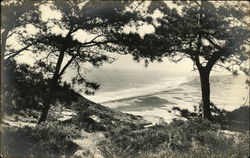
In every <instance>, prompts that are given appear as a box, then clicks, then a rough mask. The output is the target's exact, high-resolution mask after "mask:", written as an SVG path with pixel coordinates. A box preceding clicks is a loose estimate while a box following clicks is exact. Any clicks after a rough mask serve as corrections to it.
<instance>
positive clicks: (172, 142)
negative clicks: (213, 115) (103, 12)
mask: <svg viewBox="0 0 250 158" xmlns="http://www.w3.org/2000/svg"><path fill="white" fill-rule="evenodd" d="M96 108H97V109H98V106H96ZM244 108H245V109H244V110H243V111H246V110H248V113H246V112H245V114H246V115H248V117H249V107H244ZM88 109H91V108H88ZM100 109H102V110H104V112H106V113H107V111H105V109H103V107H100ZM102 110H100V111H99V112H100V115H97V116H96V117H97V118H99V120H98V119H93V115H90V114H92V113H91V112H93V108H92V110H86V109H85V112H84V113H82V112H81V113H78V115H76V116H75V117H73V118H72V119H70V120H67V121H51V122H48V123H46V124H42V125H39V126H35V127H27V126H25V127H5V128H1V154H2V156H3V157H32V158H34V157H39V158H40V157H41V158H47V157H51V158H52V157H75V158H80V157H89V158H97V157H98V158H99V157H104V158H135V157H138V158H154V157H155V158H158V157H162V158H164V157H166V158H196V157H197V158H198V157H209V158H210V157H211V158H222V157H223V158H224V157H225V158H244V157H248V156H249V126H248V128H243V129H242V130H237V131H236V130H235V129H239V128H241V127H243V126H238V125H239V124H244V125H246V122H240V121H239V120H238V124H237V120H236V121H235V120H232V121H229V119H230V118H233V117H235V116H237V115H236V113H233V112H231V113H230V115H227V117H226V118H227V119H226V120H227V122H225V121H222V122H218V121H217V123H212V122H209V121H201V120H199V119H192V120H187V121H182V120H173V121H172V122H171V123H169V124H167V123H162V124H160V125H154V126H151V127H148V128H145V127H143V126H141V125H138V124H133V121H132V120H130V122H124V121H123V120H120V119H119V118H118V117H111V116H110V115H105V114H104V113H101V111H102ZM106 110H107V109H106ZM94 111H95V112H96V113H98V111H96V109H95V110H94ZM235 111H236V112H239V111H241V114H242V109H241V110H235ZM88 116H89V117H88ZM90 116H92V117H90ZM113 116H115V114H114V113H113ZM117 116H120V117H124V116H123V115H122V114H121V113H119V115H117ZM229 116H232V117H229ZM126 117H129V118H130V117H132V116H131V115H126ZM245 117H247V116H245ZM91 118H92V119H91ZM237 118H238V117H237ZM131 119H135V120H136V118H133V117H132V118H131ZM243 120H246V119H245V118H244V117H243ZM248 121H249V119H248ZM137 122H138V121H137ZM221 123H223V124H221ZM236 124H237V126H236ZM248 124H249V122H248ZM233 127H238V128H233Z"/></svg>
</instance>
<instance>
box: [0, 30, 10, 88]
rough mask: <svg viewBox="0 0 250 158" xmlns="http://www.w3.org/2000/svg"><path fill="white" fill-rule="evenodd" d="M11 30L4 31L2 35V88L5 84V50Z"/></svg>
mask: <svg viewBox="0 0 250 158" xmlns="http://www.w3.org/2000/svg"><path fill="white" fill-rule="evenodd" d="M8 33H9V30H4V31H3V33H2V34H1V54H0V55H1V76H0V78H1V87H2V84H3V82H4V81H3V75H4V74H3V68H4V56H5V49H6V41H7V37H8Z"/></svg>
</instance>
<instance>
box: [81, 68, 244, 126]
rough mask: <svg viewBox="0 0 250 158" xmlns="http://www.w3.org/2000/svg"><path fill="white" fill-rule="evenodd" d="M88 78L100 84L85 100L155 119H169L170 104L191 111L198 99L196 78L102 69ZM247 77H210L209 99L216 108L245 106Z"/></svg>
mask: <svg viewBox="0 0 250 158" xmlns="http://www.w3.org/2000/svg"><path fill="white" fill-rule="evenodd" d="M88 78H89V79H90V80H92V81H96V82H98V83H100V84H101V87H100V89H99V90H98V91H97V92H96V94H95V95H94V96H85V95H84V96H85V97H87V98H88V99H90V100H92V101H94V102H98V103H102V104H103V105H105V106H107V107H110V108H112V109H115V110H118V111H122V112H127V113H132V114H135V115H141V116H143V117H144V118H146V119H148V120H150V121H152V122H157V121H158V120H159V118H164V119H165V121H170V120H171V119H172V118H175V117H176V115H174V114H173V113H169V112H170V110H171V109H172V107H173V106H179V107H181V108H187V109H189V110H193V106H194V105H198V104H199V103H200V101H201V91H200V83H199V77H197V76H196V77H192V76H191V77H190V76H188V77H187V76H184V75H180V74H169V73H162V72H148V71H138V70H137V71H131V70H105V71H98V72H93V73H91V74H89V76H88ZM245 81H246V76H244V75H240V76H238V77H234V76H231V75H220V76H211V79H210V85H211V101H212V102H213V103H214V104H216V105H217V106H218V107H219V108H223V109H226V110H234V109H236V108H238V107H240V106H242V105H244V104H245V105H248V100H247V99H248V95H249V90H248V88H247V85H246V83H245Z"/></svg>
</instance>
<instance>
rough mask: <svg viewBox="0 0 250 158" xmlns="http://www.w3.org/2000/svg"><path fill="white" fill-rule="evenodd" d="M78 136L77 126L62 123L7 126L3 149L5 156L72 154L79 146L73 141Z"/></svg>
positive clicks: (2, 138) (57, 155)
mask: <svg viewBox="0 0 250 158" xmlns="http://www.w3.org/2000/svg"><path fill="white" fill-rule="evenodd" d="M78 136H79V131H78V130H77V128H76V127H69V126H66V127H65V126H63V125H61V124H60V123H53V124H52V123H51V124H42V125H40V126H37V127H27V126H26V127H23V128H17V127H6V128H5V129H2V131H1V151H2V154H3V155H4V156H5V157H59V156H61V155H66V156H70V155H72V154H73V153H74V152H75V151H76V150H77V148H78V146H77V145H76V144H75V143H74V142H73V141H72V139H73V138H76V137H78Z"/></svg>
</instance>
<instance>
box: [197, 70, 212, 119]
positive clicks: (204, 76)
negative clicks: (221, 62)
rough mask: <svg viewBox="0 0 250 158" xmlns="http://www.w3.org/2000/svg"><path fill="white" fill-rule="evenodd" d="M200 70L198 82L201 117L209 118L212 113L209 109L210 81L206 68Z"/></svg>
mask: <svg viewBox="0 0 250 158" xmlns="http://www.w3.org/2000/svg"><path fill="white" fill-rule="evenodd" d="M199 72H200V82H201V93H202V119H203V120H206V119H208V120H211V119H212V114H211V109H210V83H209V74H210V72H209V71H207V70H202V71H199Z"/></svg>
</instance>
